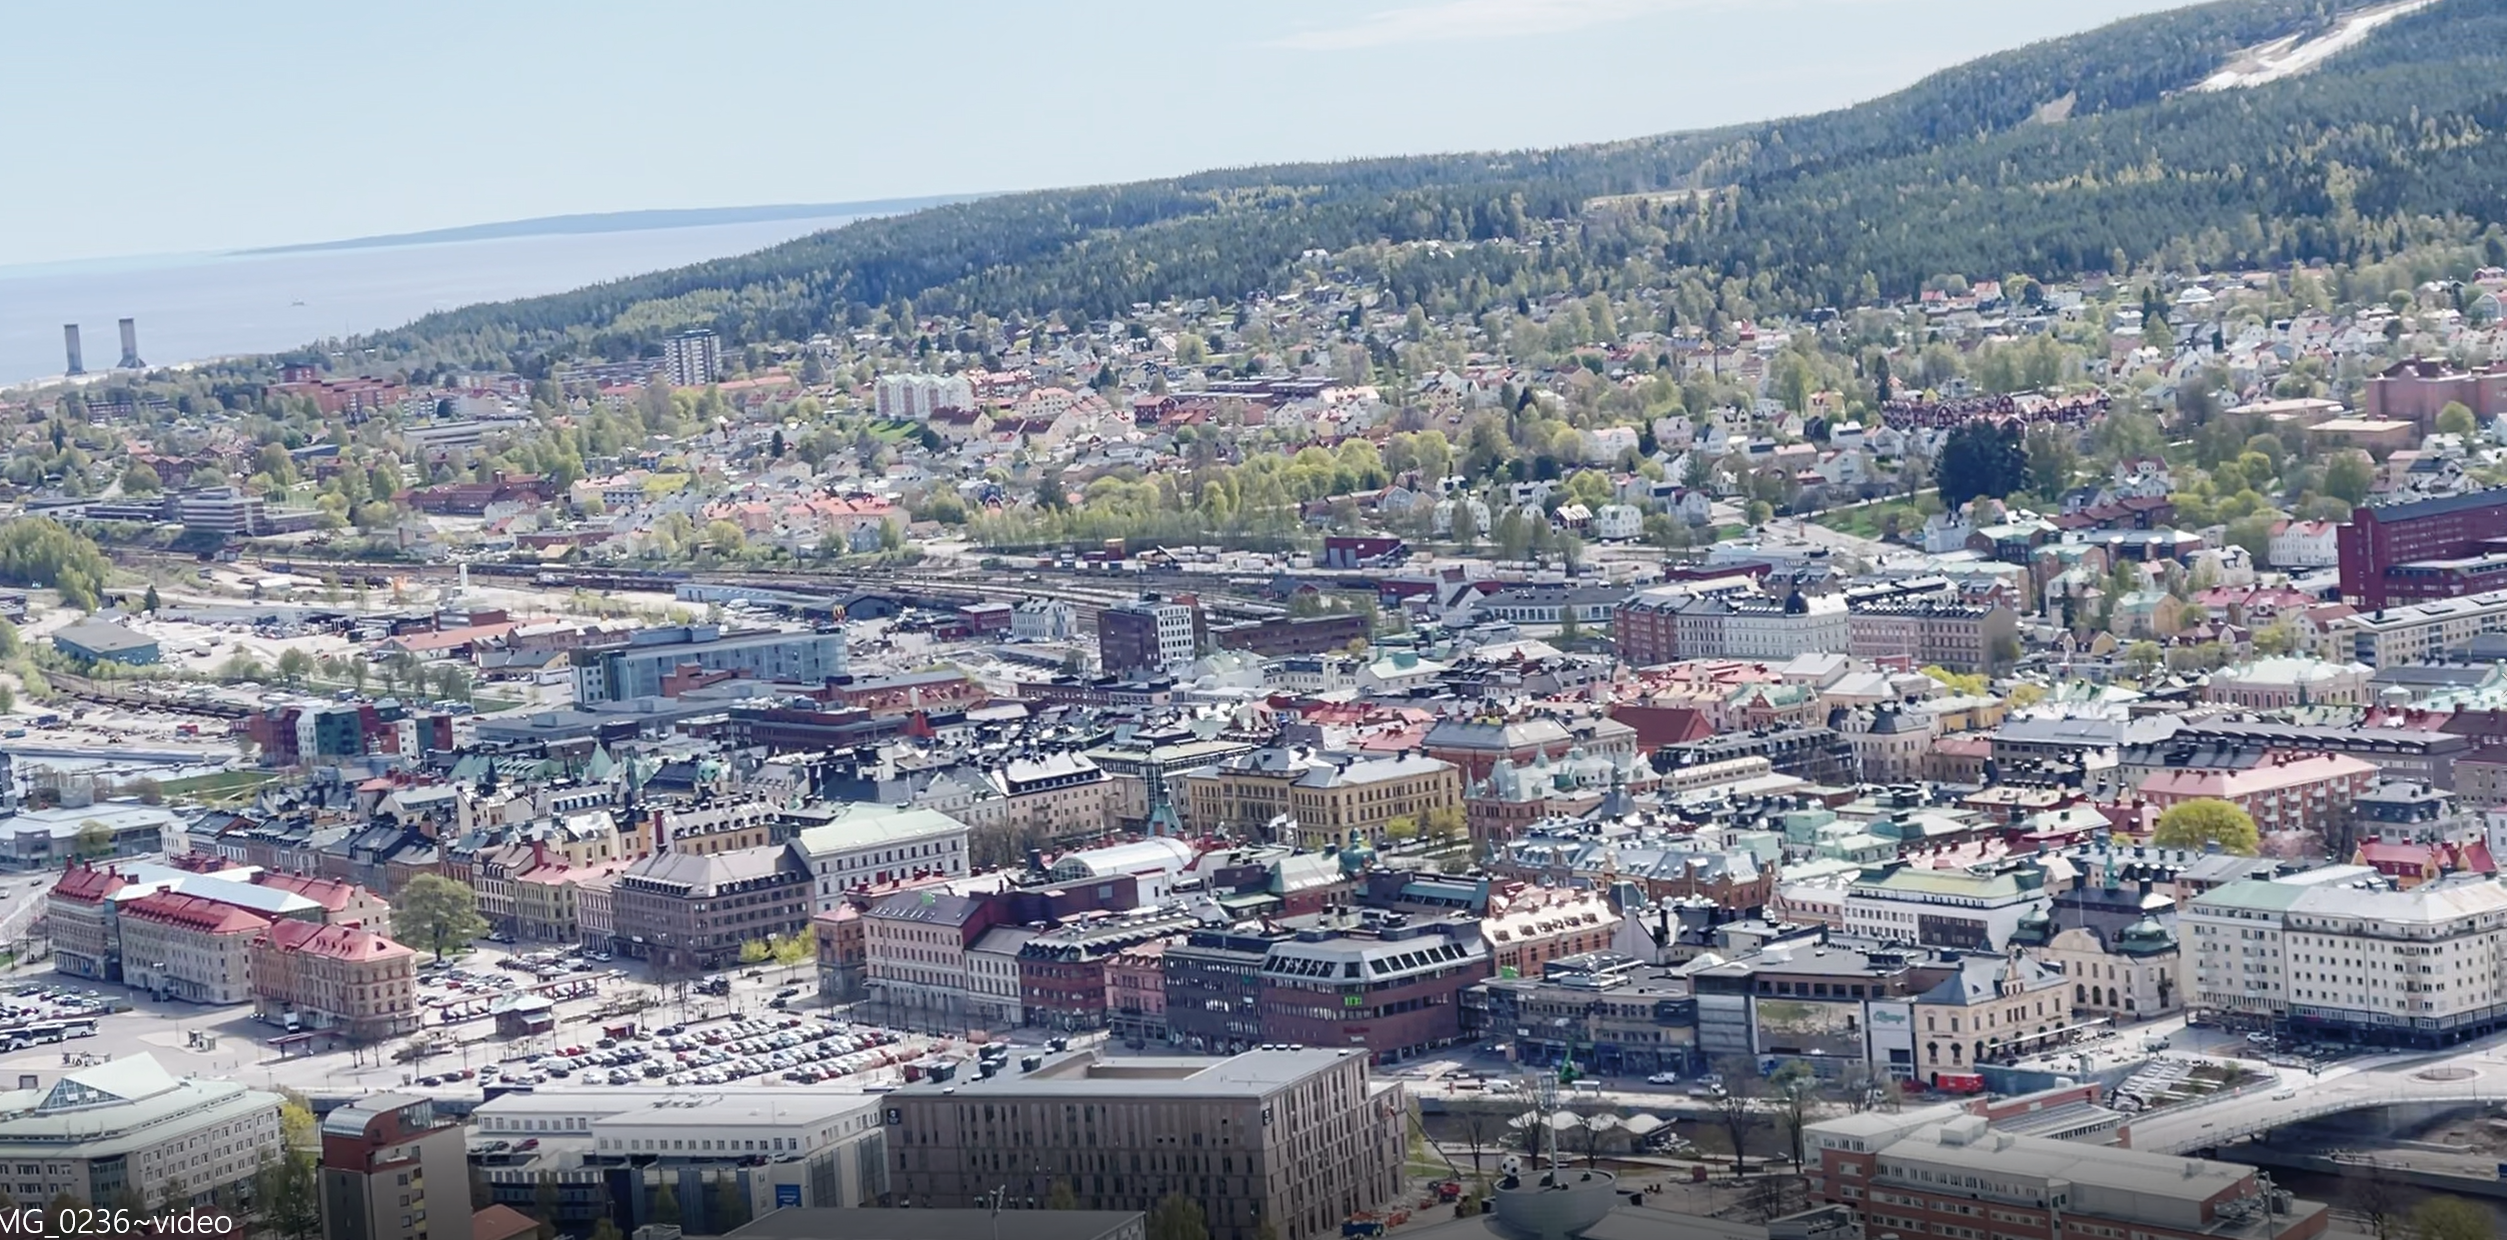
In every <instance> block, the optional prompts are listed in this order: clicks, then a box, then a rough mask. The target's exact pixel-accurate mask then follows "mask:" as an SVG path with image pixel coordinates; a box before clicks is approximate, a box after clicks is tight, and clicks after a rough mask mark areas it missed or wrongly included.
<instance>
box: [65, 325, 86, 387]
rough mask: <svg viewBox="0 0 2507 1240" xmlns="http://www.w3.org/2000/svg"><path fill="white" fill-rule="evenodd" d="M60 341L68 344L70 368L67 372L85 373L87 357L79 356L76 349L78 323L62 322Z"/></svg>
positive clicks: (74, 373)
mask: <svg viewBox="0 0 2507 1240" xmlns="http://www.w3.org/2000/svg"><path fill="white" fill-rule="evenodd" d="M61 343H62V344H63V345H66V346H68V348H69V351H70V368H69V370H68V371H67V373H69V374H73V375H83V374H86V373H87V359H86V358H85V357H83V356H81V355H80V353H79V351H78V324H76V323H63V324H62V325H61Z"/></svg>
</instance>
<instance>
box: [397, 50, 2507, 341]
mask: <svg viewBox="0 0 2507 1240" xmlns="http://www.w3.org/2000/svg"><path fill="white" fill-rule="evenodd" d="M2361 7H2363V6H2362V5H2360V4H2357V3H2339V2H2336V0H2226V2H2224V3H2218V4H2211V5H2205V6H2201V7H2197V8H2192V9H2185V10H2179V11H2175V12H2171V13H2164V14H2158V15H2153V16H2148V17H2142V18H2136V19H2132V20H2128V21H2124V22H2120V23H2117V24H2114V25H2111V26H2108V27H2105V28H2103V29H2100V30H2096V31H2092V32H2089V33H2087V34H2082V35H2077V36H2074V37H2071V38H2066V39H2059V40H2053V41H2049V42H2045V43H2040V44H2036V45H2032V46H2030V47H2026V48H2021V49H2018V50H2016V51H2011V52H2006V53H2002V54H1999V55H1995V56H1990V57H1986V58H1984V59H1981V60H1977V61H1973V62H1971V63H1969V64H1966V65H1962V66H1959V67H1957V68H1954V69H1950V70H1946V71H1944V72H1942V73H1939V74H1935V75H1934V76H1932V77H1930V78H1927V79H1925V80H1924V81H1922V82H1919V83H1917V84H1916V85H1914V86H1912V87H1910V88H1908V89H1906V90H1904V91H1901V92H1899V93H1897V94H1894V95H1890V96H1887V97H1885V98H1882V99H1878V100H1875V101H1872V102H1870V103H1866V104H1862V105H1859V106H1856V107H1852V108H1846V109H1841V110H1838V111H1834V112H1829V113H1824V114H1820V115H1816V116H1810V117H1800V118H1792V119H1787V120H1780V121H1771V122H1766V123H1761V124H1752V125H1745V126H1736V127H1732V128H1727V129H1721V130H1712V131H1704V132H1696V133H1683V134H1672V135H1666V136H1662V137H1655V138H1644V139H1637V140H1631V141H1626V142H1616V143H1604V144H1598V145H1591V146H1578V147H1567V148H1561V149H1557V150H1548V151H1517V152H1506V153H1500V154H1471V155H1441V156H1419V157H1404V158H1391V159H1377V160H1364V161H1354V162H1348V163H1337V164H1313V165H1286V166H1273V167H1260V168H1248V169H1233V170H1225V171H1217V172H1208V173H1201V174H1197V175H1194V176H1188V177H1179V178H1175V179H1172V180H1162V181H1147V182H1140V183H1136V184H1129V185H1114V186H1094V187H1088V188H1081V189H1068V190H1052V191H1043V192H1037V193H1026V194H1013V195H1005V196H1001V197H995V198H987V199H982V200H979V201H975V202H967V203H959V204H955V205H950V206H943V207H937V208H933V209H930V210H925V211H919V212H916V213H914V214H911V215H906V216H898V217H890V218H883V219H876V220H867V221H863V222H860V223H856V224H852V225H849V226H847V227H844V228H840V229H836V230H833V231H830V232H825V233H819V234H815V235H813V236H810V237H806V238H802V239H800V240H797V241H793V242H790V243H788V244H785V245H781V246H777V247H775V248H772V249H768V250H764V251H760V252H758V253H755V254H750V255H745V256H742V257H738V258H731V259H724V260H721V261H718V262H711V263H702V264H698V265H696V266H691V267H684V268H680V269H677V270H672V271H666V272H659V273H656V274H652V275H647V276H640V277H636V278H633V279H628V280H621V281H616V282H613V283H609V284H604V285H598V286H595V287H592V288H587V289H582V290H578V291H575V292H571V293H564V294H558V295H555V296H550V297H540V298H533V299H530V300H526V301H518V302H510V303H503V304H496V305H487V306H479V307H472V308H469V309H464V310H457V311H451V312H446V313H442V314H435V315H430V316H428V317H427V318H424V319H421V320H419V321H418V322H416V323H414V324H411V325H410V326H409V327H407V328H405V329H402V330H399V331H396V332H390V333H384V334H382V335H381V336H380V337H378V338H376V339H375V340H373V341H372V343H374V344H376V345H379V346H381V347H382V348H384V349H386V350H387V351H393V352H400V353H405V354H411V355H419V356H431V357H434V358H438V359H443V360H456V359H458V360H466V361H477V362H489V361H498V360H502V361H505V362H506V363H507V364H511V365H516V366H518V367H521V368H524V369H535V368H536V367H537V366H538V365H540V364H543V363H545V361H546V360H548V359H549V358H552V357H559V356H574V357H593V356H610V357H621V356H630V355H633V354H634V353H636V352H638V351H640V350H645V349H648V348H649V347H650V345H651V344H652V343H653V342H654V341H655V340H656V339H658V338H659V337H660V336H662V335H665V334H667V333H669V332H672V331H676V330H680V329H682V328H685V327H688V326H696V325H702V326H711V327H713V328H715V329H717V330H718V331H721V332H723V333H724V334H726V335H727V336H729V337H731V338H732V339H734V340H742V341H753V340H761V339H772V338H798V337H803V336H807V335H809V334H811V333H813V332H817V331H824V330H827V329H828V328H829V327H830V326H831V325H833V324H837V323H841V322H843V321H846V320H847V319H848V317H850V318H852V319H853V320H855V321H859V320H860V319H861V317H862V312H863V311H864V310H865V309H867V308H871V307H888V308H899V307H901V305H902V304H903V303H907V302H911V303H912V304H913V305H914V306H916V307H918V308H920V309H922V310H925V311H976V310H980V311H984V312H987V313H992V314H998V315H1008V314H1028V315H1042V314H1046V313H1051V312H1054V311H1057V310H1059V311H1064V312H1066V313H1068V312H1078V313H1083V314H1086V315H1089V316H1092V317H1106V316H1110V315H1114V314H1117V313H1120V312H1121V311H1122V310H1123V309H1124V308H1125V307H1127V306H1129V305H1131V304H1132V303H1135V302H1155V301H1159V300H1163V299H1167V298H1178V297H1183V298H1189V297H1200V296H1208V297H1234V296H1238V295H1242V294H1244V293H1247V292H1250V291H1254V290H1258V289H1262V288H1266V287H1270V286H1272V285H1274V284H1275V283H1276V282H1278V281H1279V280H1280V279H1281V277H1282V276H1283V274H1284V272H1285V271H1286V270H1287V268H1288V267H1289V266H1290V265H1291V264H1293V263H1294V262H1295V261H1296V259H1297V257H1298V256H1299V255H1300V254H1302V253H1304V252H1305V251H1308V250H1311V249H1323V250H1327V251H1334V252H1339V251H1344V250H1349V249H1352V248H1354V247H1362V246H1367V245H1370V244H1373V243H1381V242H1392V243H1399V242H1409V241H1419V240H1430V239H1442V240H1447V241H1451V242H1461V243H1468V242H1488V241H1495V240H1499V239H1521V240H1526V241H1537V242H1539V244H1537V245H1527V246H1514V245H1479V246H1474V245H1468V244H1463V245H1457V246H1455V247H1453V250H1454V254H1453V256H1450V257H1446V258H1443V259H1441V260H1440V262H1441V265H1440V266H1438V267H1436V268H1434V269H1428V268H1425V267H1423V266H1422V265H1420V264H1409V265H1408V266H1407V267H1406V269H1404V270H1402V271H1398V272H1396V271H1395V270H1394V269H1393V264H1391V263H1389V262H1388V263H1387V264H1386V266H1385V272H1384V277H1385V282H1386V284H1387V286H1388V287H1390V288H1392V289H1394V290H1395V291H1396V293H1398V294H1400V295H1403V296H1406V297H1414V296H1415V297H1427V296H1442V297H1444V298H1446V299H1447V301H1448V302H1449V303H1453V304H1455V308H1461V309H1470V308H1471V306H1470V304H1469V303H1470V302H1472V301H1475V300H1483V299H1491V298H1500V297H1502V298H1505V299H1507V300H1509V301H1511V299H1512V297H1513V295H1514V293H1513V292H1512V291H1510V290H1515V289H1521V288H1525V287H1541V288H1546V287H1551V286H1563V287H1575V286H1578V285H1590V284H1591V283H1593V282H1594V281H1595V280H1597V279H1601V280H1607V279H1608V278H1610V277H1609V275H1608V273H1610V272H1612V271H1614V270H1617V269H1620V268H1621V267H1623V266H1626V265H1628V264H1631V263H1641V264H1642V265H1643V266H1645V267H1646V268H1647V269H1648V271H1649V273H1650V275H1652V276H1654V277H1663V276H1670V277H1675V278H1676V277H1679V276H1681V275H1683V274H1684V272H1683V269H1687V271H1686V272H1685V274H1686V275H1689V276H1694V277H1696V281H1695V282H1697V283H1701V284H1703V285H1704V286H1705V287H1707V288H1709V289H1716V290H1720V291H1718V292H1717V293H1716V294H1715V296H1716V297H1718V298H1719V299H1721V298H1731V299H1747V300H1748V301H1749V302H1750V304H1751V305H1752V306H1754V307H1757V308H1760V309H1767V308H1775V309H1785V308H1804V307H1809V306H1815V305H1823V304H1831V305H1832V304H1842V303H1852V302H1856V301H1859V300H1863V299H1866V298H1869V297H1872V296H1876V295H1880V294H1904V293H1908V292H1910V291H1912V290H1913V289H1914V288H1915V287H1916V286H1917V285H1918V284H1919V283H1920V282H1921V281H1923V280H1924V279H1925V278H1927V277H1929V276H1934V275H1938V274H1943V273H1950V272H1960V273H1967V274H1974V275H1984V274H1997V275H1998V274H2002V273H2007V272H2025V273H2029V274H2033V275H2037V276H2041V277H2059V276H2064V275H2068V274H2072V273H2076V272H2081V271H2088V270H2108V269H2111V268H2112V267H2113V266H2114V265H2115V264H2117V263H2119V262H2124V263H2134V262H2140V261H2142V260H2145V259H2147V258H2149V257H2152V256H2154V255H2158V254H2161V253H2162V252H2165V253H2167V254H2168V255H2169V256H2170V257H2172V258H2176V259H2178V260H2180V261H2192V262H2200V263H2205V264H2209V265H2215V266H2229V265H2245V264H2258V263H2280V262H2288V261H2291V260H2296V259H2332V260H2359V259H2365V258H2372V257H2377V256H2380V255H2382V254H2385V253H2388V252H2391V251H2392V250H2393V249H2394V248H2396V247H2399V246H2401V245H2403V244H2406V243H2408V242H2410V241H2411V240H2414V239H2416V238H2418V237H2421V236H2424V235H2428V234H2432V233H2444V232H2452V233H2454V234H2457V235H2462V234H2468V233H2471V232H2475V231H2478V230H2479V229H2480V228H2481V227H2482V226H2484V225H2487V224H2489V223H2491V222H2492V221H2495V220H2497V219H2498V218H2499V217H2500V215H2501V214H2502V213H2507V142H2502V140H2501V137H2500V135H2501V134H2502V132H2507V72H2502V69H2507V0H2441V2H2440V3H2438V4H2436V5H2435V6H2433V7H2431V8H2429V9H2426V10H2423V11H2421V12H2419V13H2416V14H2413V15H2411V16H2407V17H2404V18H2402V19H2400V20H2397V21H2395V22H2393V23H2392V24H2390V25H2388V26H2386V27H2384V28H2382V29H2381V30H2379V31H2378V32H2377V33H2376V34H2375V35H2373V36H2372V37H2371V38H2370V39H2368V40H2367V41H2366V42H2365V43H2364V44H2363V45H2361V46H2360V47H2358V48H2355V49H2353V50H2350V51H2348V52H2345V53H2343V54H2341V55H2339V56H2337V57H2335V58H2334V59H2332V60H2331V61H2329V62H2327V63H2326V64H2325V65H2324V66H2323V67H2322V68H2320V69H2318V70H2316V71H2315V72H2313V73H2309V74H2304V75H2301V76H2298V77H2294V78H2290V79H2287V80H2283V81H2280V82H2275V83H2271V84H2268V85H2264V86H2258V87H2252V88H2247V89H2242V90H2231V91H2223V92H2217V93H2209V92H2190V91H2188V90H2187V88H2188V87H2190V86H2192V85H2193V84H2195V83H2198V82H2200V81H2201V80H2203V79H2204V78H2205V77H2207V76H2209V75H2210V74H2212V73H2213V72H2215V71H2217V70H2218V69H2219V68H2220V67H2221V66H2222V65H2223V64H2224V63H2225V62H2226V61H2227V60H2228V59H2229V58H2230V57H2231V56H2232V55H2233V54H2234V53H2235V52H2237V51H2238V50H2240V49H2243V48H2247V47H2251V46H2254V45H2256V44H2260V43H2263V42H2266V41H2268V40H2271V39H2275V38H2279V37H2282V36H2286V35H2292V34H2301V35H2303V34H2307V33H2310V32H2317V31H2322V30H2325V29H2328V28H2330V27H2331V26H2332V25H2333V24H2334V23H2335V20H2336V19H2337V18H2338V17H2339V16H2340V15H2342V14H2344V13H2347V12H2352V11H2356V10H2357V9H2359V8H2361ZM1626 196H1634V197H1632V198H1631V197H1626ZM1597 199H1601V200H1610V201H1609V202H1608V203H1597V201H1596V200H1597ZM1603 206H1608V207H1609V208H1610V209H1598V208H1600V207H1603Z"/></svg>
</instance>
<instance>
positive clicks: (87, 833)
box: [71, 818, 113, 860]
mask: <svg viewBox="0 0 2507 1240" xmlns="http://www.w3.org/2000/svg"><path fill="white" fill-rule="evenodd" d="M71 847H72V848H73V849H75V850H76V851H77V853H78V855H79V856H81V857H86V858H89V859H91V860H92V859H94V858H97V857H110V856H112V855H113V828H111V827H108V826H106V825H104V824H103V823H101V822H98V821H96V820H95V819H93V818H85V819H81V820H80V821H79V824H78V839H77V840H76V842H74V843H73V844H72V845H71Z"/></svg>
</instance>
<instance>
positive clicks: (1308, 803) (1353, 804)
mask: <svg viewBox="0 0 2507 1240" xmlns="http://www.w3.org/2000/svg"><path fill="white" fill-rule="evenodd" d="M1179 782H1180V783H1181V785H1182V788H1183V797H1182V801H1183V805H1184V816H1185V819H1186V821H1187V822H1189V823H1190V824H1191V825H1192V826H1193V827H1194V829H1196V830H1205V831H1206V830H1213V829H1220V828H1225V829H1228V830H1233V831H1237V832H1240V833H1243V832H1260V831H1261V830H1263V829H1264V828H1266V827H1268V826H1269V825H1270V824H1271V823H1272V822H1273V820H1275V819H1278V818H1280V817H1282V816H1283V815H1285V816H1286V817H1288V818H1291V819H1294V820H1295V821H1296V824H1297V839H1296V840H1295V841H1294V842H1295V843H1297V844H1299V845H1301V846H1303V847H1308V848H1323V847H1326V846H1328V845H1334V844H1347V843H1349V842H1351V840H1352V838H1353V834H1354V836H1355V837H1356V838H1360V839H1364V840H1366V841H1369V842H1374V843H1380V842H1382V841H1383V839H1384V834H1385V830H1384V829H1385V827H1387V826H1388V825H1390V824H1391V823H1392V822H1393V821H1394V820H1396V819H1406V820H1408V821H1409V823H1410V825H1411V826H1413V827H1417V826H1420V825H1422V824H1423V823H1424V822H1425V821H1426V818H1427V815H1429V814H1430V813H1433V812H1435V811H1438V810H1455V811H1459V810H1460V809H1461V808H1462V771H1461V770H1460V768H1457V767H1456V766H1455V765H1454V764H1453V763H1451V762H1447V761H1444V760H1443V759H1440V758H1430V757H1424V756H1417V755H1411V756H1404V757H1396V758H1350V757H1346V756H1333V757H1324V756H1317V755H1314V754H1310V753H1307V752H1305V751H1302V750H1290V749H1263V750H1256V751H1254V752H1252V753H1247V754H1241V755H1238V756H1236V757H1233V758H1228V759H1225V760H1223V761H1220V762H1217V763H1214V764H1212V765H1210V766H1206V767H1202V768H1201V769H1199V770H1195V771H1189V772H1186V773H1185V774H1184V775H1183V776H1182V778H1181V779H1180V781H1179Z"/></svg>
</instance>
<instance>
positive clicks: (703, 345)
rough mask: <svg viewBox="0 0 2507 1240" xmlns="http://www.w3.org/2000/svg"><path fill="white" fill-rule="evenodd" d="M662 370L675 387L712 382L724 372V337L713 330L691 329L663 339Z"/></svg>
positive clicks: (695, 385)
mask: <svg viewBox="0 0 2507 1240" xmlns="http://www.w3.org/2000/svg"><path fill="white" fill-rule="evenodd" d="M662 369H663V371H664V372H665V373H667V374H668V375H669V376H670V384H671V386H672V387H704V386H705V385H706V384H708V383H712V382H713V381H714V380H715V378H716V377H717V376H719V375H721V374H722V338H721V337H719V336H716V335H715V334H714V333H712V332H710V331H691V332H681V333H679V334H678V335H676V336H673V337H671V338H670V339H668V340H665V341H663V342H662Z"/></svg>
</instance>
